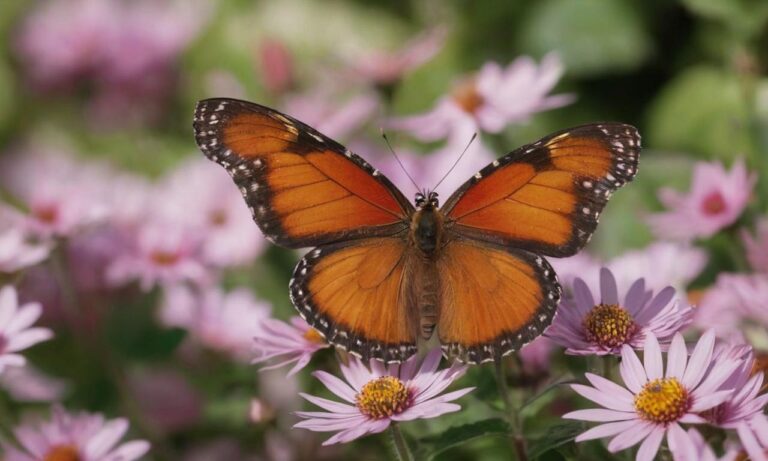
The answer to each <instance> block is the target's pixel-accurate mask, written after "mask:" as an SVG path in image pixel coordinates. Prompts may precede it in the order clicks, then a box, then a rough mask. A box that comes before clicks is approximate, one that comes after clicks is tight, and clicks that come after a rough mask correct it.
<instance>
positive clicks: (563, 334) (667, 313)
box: [545, 268, 693, 355]
mask: <svg viewBox="0 0 768 461" xmlns="http://www.w3.org/2000/svg"><path fill="white" fill-rule="evenodd" d="M674 295H675V290H674V288H672V287H666V288H664V289H663V290H661V291H659V292H658V294H656V296H653V291H652V290H646V285H645V280H644V279H638V280H636V281H635V282H634V283H632V285H631V286H630V287H629V290H627V294H626V297H625V298H624V302H623V303H620V301H619V294H618V287H617V285H616V279H615V277H614V275H613V273H612V272H611V271H610V270H608V269H605V268H603V269H601V270H600V298H599V301H598V302H596V301H595V298H594V297H593V295H592V292H591V291H590V289H589V288H588V287H587V284H586V283H585V282H584V281H583V280H582V279H580V278H576V279H575V280H574V282H573V295H572V296H570V297H568V298H566V299H565V300H563V302H562V303H561V305H560V308H559V309H558V311H557V315H555V318H554V320H553V322H552V325H551V326H550V327H549V329H548V330H547V331H546V333H545V335H546V336H548V337H549V338H551V339H552V340H554V341H555V342H556V343H558V344H560V345H561V346H563V347H566V348H567V349H566V353H568V354H574V355H589V354H596V355H606V354H614V355H618V354H620V353H621V350H622V347H623V346H624V345H629V346H631V347H634V348H640V347H641V346H642V345H643V343H644V342H645V340H646V337H648V336H649V333H650V334H651V335H653V337H654V338H658V339H659V340H661V341H662V342H669V340H670V339H671V337H672V335H673V334H675V332H677V331H678V330H680V329H682V328H684V327H685V326H687V325H688V324H689V323H690V322H691V317H692V315H693V309H691V307H690V306H688V305H680V304H679V303H678V302H677V301H675V300H673V297H674Z"/></svg>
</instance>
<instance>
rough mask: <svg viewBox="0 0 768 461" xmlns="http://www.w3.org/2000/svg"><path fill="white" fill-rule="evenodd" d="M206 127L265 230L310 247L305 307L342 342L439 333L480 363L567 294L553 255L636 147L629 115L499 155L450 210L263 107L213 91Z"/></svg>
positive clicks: (296, 285) (381, 355)
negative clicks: (412, 194)
mask: <svg viewBox="0 0 768 461" xmlns="http://www.w3.org/2000/svg"><path fill="white" fill-rule="evenodd" d="M194 128H195V135H196V140H197V143H198V145H199V146H200V149H201V150H202V151H203V153H204V154H205V155H206V156H208V157H209V158H210V159H211V160H214V161H216V162H217V163H219V164H221V165H222V166H223V167H225V168H226V169H227V171H228V172H229V173H230V175H231V176H232V178H233V180H234V181H235V184H236V185H237V186H238V187H239V188H240V190H241V192H242V194H243V197H244V198H245V201H246V204H247V205H248V206H249V208H250V210H251V212H252V214H253V217H254V220H255V221H256V223H257V224H258V225H259V227H260V228H261V230H262V232H263V233H264V234H265V236H266V237H267V238H268V239H270V240H271V241H273V242H274V243H276V244H278V245H281V246H284V247H287V248H302V247H314V248H313V249H311V250H310V251H309V252H308V253H307V254H306V255H305V256H304V257H303V258H302V259H301V260H300V261H299V263H298V264H297V266H296V268H295V269H294V272H293V277H292V278H291V282H290V287H289V292H290V296H291V301H292V302H293V304H294V306H295V307H296V309H297V310H298V312H299V314H300V315H301V316H302V317H303V318H304V319H305V320H306V321H307V322H308V323H309V324H310V325H311V326H312V327H314V328H315V329H316V330H317V331H318V332H319V333H320V334H322V335H323V336H324V337H325V338H326V340H327V341H328V342H330V343H331V344H333V345H335V346H336V347H339V348H342V349H346V350H348V351H350V352H351V353H354V354H356V355H359V356H361V357H364V358H369V357H374V358H378V359H381V360H384V361H386V362H399V361H402V360H405V359H407V358H408V357H410V356H411V355H413V354H414V353H415V352H416V350H417V345H418V341H419V339H422V340H426V339H429V338H430V337H432V336H433V335H434V334H435V333H436V334H437V336H438V339H439V340H440V342H441V344H442V347H443V350H444V353H445V354H446V355H451V356H456V357H458V358H459V359H460V360H463V361H465V362H470V363H479V362H484V361H488V360H495V359H498V358H500V357H502V356H504V355H506V354H509V353H510V352H512V351H513V350H516V349H518V348H519V347H521V346H522V345H524V344H525V343H527V342H529V341H531V340H532V339H533V338H535V337H536V336H537V335H538V334H540V333H541V332H542V331H543V330H544V329H545V328H546V327H547V326H548V325H549V323H550V322H551V319H552V317H553V315H554V313H555V310H556V307H557V304H558V301H559V299H560V293H561V288H560V285H559V283H558V282H557V277H556V275H555V272H554V270H553V269H552V267H551V266H550V265H549V263H548V262H547V260H546V259H545V258H544V257H543V256H554V257H564V256H570V255H573V254H575V253H576V252H577V251H578V250H579V249H581V248H582V247H583V246H584V245H585V244H586V243H587V241H588V240H589V238H590V237H591V235H592V233H593V232H594V230H595V227H596V226H597V221H598V219H599V216H600V212H601V211H602V209H603V207H604V206H605V204H606V203H607V202H608V199H609V198H610V195H611V194H612V193H613V192H614V191H615V190H617V189H618V188H619V187H621V186H622V185H624V184H625V183H626V182H628V181H630V180H632V178H633V177H634V176H635V174H636V173H637V164H638V156H639V150H640V138H639V135H638V134H637V131H636V130H635V129H634V128H633V127H631V126H629V125H624V124H620V123H600V124H591V125H583V126H580V127H575V128H572V129H570V130H564V131H562V132H558V133H554V134H552V135H550V136H547V137H545V138H543V139H541V140H539V141H537V142H535V143H532V144H529V145H525V146H523V147H520V148H518V149H516V150H514V151H512V152H510V153H509V154H507V155H505V156H504V157H501V158H499V159H498V160H496V161H494V162H493V163H491V164H490V165H488V166H486V167H485V168H483V169H482V170H480V171H479V172H478V173H477V174H475V175H474V176H473V177H471V178H470V179H469V180H468V181H466V182H465V183H464V184H463V185H462V186H461V187H460V188H459V189H458V190H457V191H456V192H454V193H453V194H452V195H451V196H450V197H449V198H448V199H447V200H446V201H445V203H444V204H443V206H442V207H440V206H439V205H440V204H439V202H438V199H437V194H435V193H419V194H417V195H416V199H415V203H414V204H411V202H409V201H408V200H407V199H406V198H405V197H404V196H403V194H402V193H401V192H400V191H399V190H398V189H397V188H396V187H395V186H394V185H393V184H392V183H391V182H390V181H389V180H388V179H387V178H386V177H385V176H384V175H382V174H381V173H380V172H379V171H378V170H376V169H375V168H374V167H373V166H371V165H370V164H369V163H368V162H366V161H365V160H364V159H362V158H360V157H359V156H357V155H355V154H353V153H352V152H350V151H349V150H347V149H345V148H344V147H343V146H342V145H341V144H339V143H337V142H336V141H334V140H332V139H330V138H328V137H326V136H324V135H323V134H322V133H319V132H318V131H316V130H314V129H313V128H311V127H309V126H307V125H305V124H303V123H301V122H300V121H298V120H295V119H293V118H291V117H290V116H288V115H285V114H281V113H279V112H277V111H275V110H273V109H270V108H267V107H264V106H260V105H257V104H253V103H249V102H245V101H238V100H233V99H209V100H205V101H201V102H200V103H198V107H197V109H196V112H195V121H194Z"/></svg>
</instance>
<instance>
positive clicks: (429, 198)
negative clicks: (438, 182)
mask: <svg viewBox="0 0 768 461" xmlns="http://www.w3.org/2000/svg"><path fill="white" fill-rule="evenodd" d="M414 201H415V202H416V209H417V210H421V209H423V208H437V207H439V206H440V201H439V200H438V198H437V192H434V191H426V190H425V191H422V192H417V193H416V199H415V200H414Z"/></svg>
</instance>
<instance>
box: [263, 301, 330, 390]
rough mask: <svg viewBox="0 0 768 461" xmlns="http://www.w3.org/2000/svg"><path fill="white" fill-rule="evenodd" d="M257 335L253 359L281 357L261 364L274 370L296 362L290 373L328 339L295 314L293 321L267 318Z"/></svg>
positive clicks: (321, 347) (304, 364) (266, 360)
mask: <svg viewBox="0 0 768 461" xmlns="http://www.w3.org/2000/svg"><path fill="white" fill-rule="evenodd" d="M254 335H255V337H254V338H253V340H254V341H255V342H256V347H255V348H254V351H255V352H256V358H254V359H253V361H252V362H251V363H265V362H268V361H271V360H272V359H275V358H277V359H278V360H277V363H274V364H272V365H269V366H266V367H262V368H261V369H262V370H272V369H275V368H279V367H282V366H284V365H288V364H290V363H295V365H294V366H293V368H291V370H290V371H289V372H288V376H292V375H294V374H296V373H297V372H298V371H299V370H301V369H302V368H304V367H305V366H307V364H308V363H309V360H310V359H311V358H312V354H314V353H315V352H317V351H319V350H320V349H324V348H326V347H328V343H327V342H325V339H324V338H323V337H322V336H321V335H320V333H318V332H317V330H315V329H314V328H312V327H310V326H309V324H307V322H306V321H304V319H302V318H301V317H298V316H294V317H292V318H291V320H290V323H286V322H283V321H282V320H277V319H273V318H265V319H263V320H262V321H261V323H260V325H259V328H258V329H257V330H256V331H255V332H254ZM252 336H253V335H252Z"/></svg>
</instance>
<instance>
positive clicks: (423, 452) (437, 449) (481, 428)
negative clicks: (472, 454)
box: [417, 418, 509, 459]
mask: <svg viewBox="0 0 768 461" xmlns="http://www.w3.org/2000/svg"><path fill="white" fill-rule="evenodd" d="M507 434H509V425H508V424H507V422H506V421H504V420H502V419H499V418H491V419H484V420H482V421H477V422H474V423H469V424H463V425H461V426H454V427H451V428H449V429H448V430H446V431H445V432H443V433H442V434H439V435H434V436H429V437H424V438H422V439H421V440H419V447H420V448H419V455H418V456H417V458H418V459H433V458H434V457H435V456H437V455H438V454H440V453H442V452H444V451H446V450H448V449H450V448H454V447H458V446H460V445H463V444H465V443H467V442H469V441H471V440H475V439H478V438H481V437H492V436H506V435H507Z"/></svg>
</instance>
